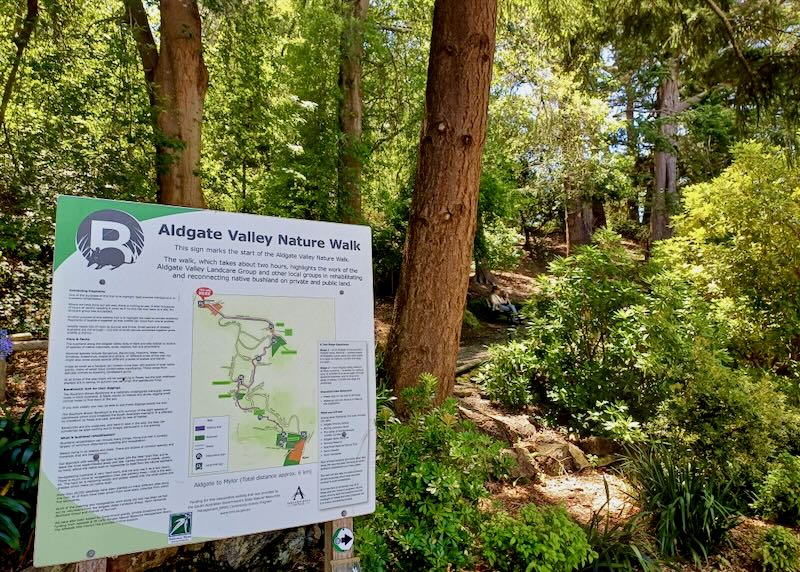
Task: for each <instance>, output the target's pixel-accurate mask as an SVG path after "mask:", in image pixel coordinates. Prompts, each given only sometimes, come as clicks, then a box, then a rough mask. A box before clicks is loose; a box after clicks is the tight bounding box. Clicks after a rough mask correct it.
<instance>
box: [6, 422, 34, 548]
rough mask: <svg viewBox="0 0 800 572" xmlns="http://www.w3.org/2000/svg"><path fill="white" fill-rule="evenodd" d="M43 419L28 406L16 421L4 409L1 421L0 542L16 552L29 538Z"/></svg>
mask: <svg viewBox="0 0 800 572" xmlns="http://www.w3.org/2000/svg"><path fill="white" fill-rule="evenodd" d="M41 439H42V416H41V414H40V413H34V412H33V410H32V406H29V407H28V408H27V409H26V410H25V411H24V412H23V414H22V415H21V416H20V417H19V418H15V417H14V416H12V415H11V412H10V411H9V410H8V409H5V408H4V409H3V414H2V417H0V467H2V471H3V473H2V474H0V542H2V543H3V544H5V545H7V546H9V547H10V548H11V549H12V550H16V551H19V550H21V548H23V547H22V546H21V541H22V540H23V539H25V538H27V537H29V536H30V535H31V534H32V531H33V522H34V518H35V505H36V487H37V485H38V483H39V459H40V446H41Z"/></svg>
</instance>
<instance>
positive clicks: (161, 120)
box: [124, 0, 208, 208]
mask: <svg viewBox="0 0 800 572" xmlns="http://www.w3.org/2000/svg"><path fill="white" fill-rule="evenodd" d="M124 2H125V8H126V11H127V19H128V24H129V25H130V27H131V31H132V33H133V37H134V39H135V41H136V46H137V49H138V51H139V57H140V59H141V61H142V70H143V72H144V76H145V80H146V81H147V84H148V89H149V93H150V106H151V108H152V112H153V116H154V129H155V131H156V141H157V143H156V157H157V169H158V202H160V203H162V204H170V205H181V206H187V207H195V208H204V207H205V199H204V198H203V192H202V190H201V188H200V177H199V176H198V174H197V171H198V168H199V166H200V151H201V140H202V130H201V127H202V121H203V102H204V100H205V95H206V89H207V88H208V71H207V70H206V66H205V63H204V61H203V43H202V26H201V21H200V11H199V10H198V7H197V0H161V2H160V9H161V27H160V34H161V46H160V47H161V50H160V53H159V50H158V48H157V47H156V44H155V40H154V38H153V34H152V31H151V30H150V24H149V22H148V20H147V13H146V11H145V9H144V5H143V4H142V0H124Z"/></svg>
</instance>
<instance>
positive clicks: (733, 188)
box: [659, 143, 800, 370]
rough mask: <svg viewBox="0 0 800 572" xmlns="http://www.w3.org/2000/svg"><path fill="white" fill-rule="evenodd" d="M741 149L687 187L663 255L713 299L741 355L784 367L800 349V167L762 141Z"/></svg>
mask: <svg viewBox="0 0 800 572" xmlns="http://www.w3.org/2000/svg"><path fill="white" fill-rule="evenodd" d="M734 157H735V160H734V162H733V164H732V165H731V166H730V167H728V168H727V169H726V170H725V171H724V172H723V173H722V174H721V175H720V176H719V177H717V178H716V179H714V180H713V181H710V182H707V183H702V184H698V185H693V186H690V187H688V188H687V189H685V190H684V193H683V195H684V205H685V214H684V215H683V216H681V217H677V218H676V220H675V228H676V237H675V238H673V239H672V240H670V241H666V243H665V244H663V245H662V248H661V251H662V252H661V253H660V254H659V255H660V256H664V257H665V258H667V259H668V260H669V263H670V264H671V265H673V266H674V267H675V268H676V271H678V272H680V273H682V275H683V276H684V277H686V278H687V279H688V280H691V281H692V282H693V283H695V284H696V285H697V286H698V287H699V288H700V289H701V291H702V292H703V295H704V296H705V297H707V298H708V299H710V300H711V301H712V302H713V307H714V309H715V313H716V315H717V319H718V320H719V321H720V322H723V323H726V324H728V326H729V328H730V334H731V347H732V349H733V350H734V351H735V353H736V355H737V356H740V357H743V358H744V359H746V360H748V361H750V362H752V363H755V364H757V365H763V366H768V367H775V368H776V369H778V370H780V369H782V368H784V367H786V366H787V361H788V360H789V359H790V358H791V356H793V355H797V352H798V350H799V349H800V281H799V280H798V279H797V276H798V272H800V249H798V248H797V244H798V223H797V221H798V220H799V219H800V200H798V199H800V167H798V166H797V165H788V164H787V162H786V160H785V157H784V154H783V152H782V151H780V150H779V149H776V148H769V147H765V146H764V145H761V144H758V143H747V144H743V145H739V146H738V147H737V148H736V149H735V150H734Z"/></svg>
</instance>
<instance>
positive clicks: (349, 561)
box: [325, 517, 361, 572]
mask: <svg viewBox="0 0 800 572" xmlns="http://www.w3.org/2000/svg"><path fill="white" fill-rule="evenodd" d="M354 543H355V535H354V534H353V519H352V518H350V517H343V518H337V519H336V520H334V521H331V522H326V523H325V572H361V564H360V562H359V559H358V558H355V557H354V556H353V548H354V546H355V544H354Z"/></svg>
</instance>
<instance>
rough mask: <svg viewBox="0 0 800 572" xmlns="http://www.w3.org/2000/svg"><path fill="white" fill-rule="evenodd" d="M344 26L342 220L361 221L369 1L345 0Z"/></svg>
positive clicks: (348, 221) (340, 87)
mask: <svg viewBox="0 0 800 572" xmlns="http://www.w3.org/2000/svg"><path fill="white" fill-rule="evenodd" d="M343 1H344V6H345V9H344V18H345V24H344V29H343V30H342V42H341V61H340V64H339V89H340V90H341V101H340V102H339V129H340V130H341V137H342V140H341V142H340V145H339V200H338V208H339V218H340V220H341V221H342V222H346V223H357V222H360V221H361V150H360V149H359V146H360V143H361V133H362V121H363V115H364V112H363V100H362V94H361V61H362V59H363V57H364V31H363V26H364V21H365V20H366V17H367V7H368V6H369V0H343Z"/></svg>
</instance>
